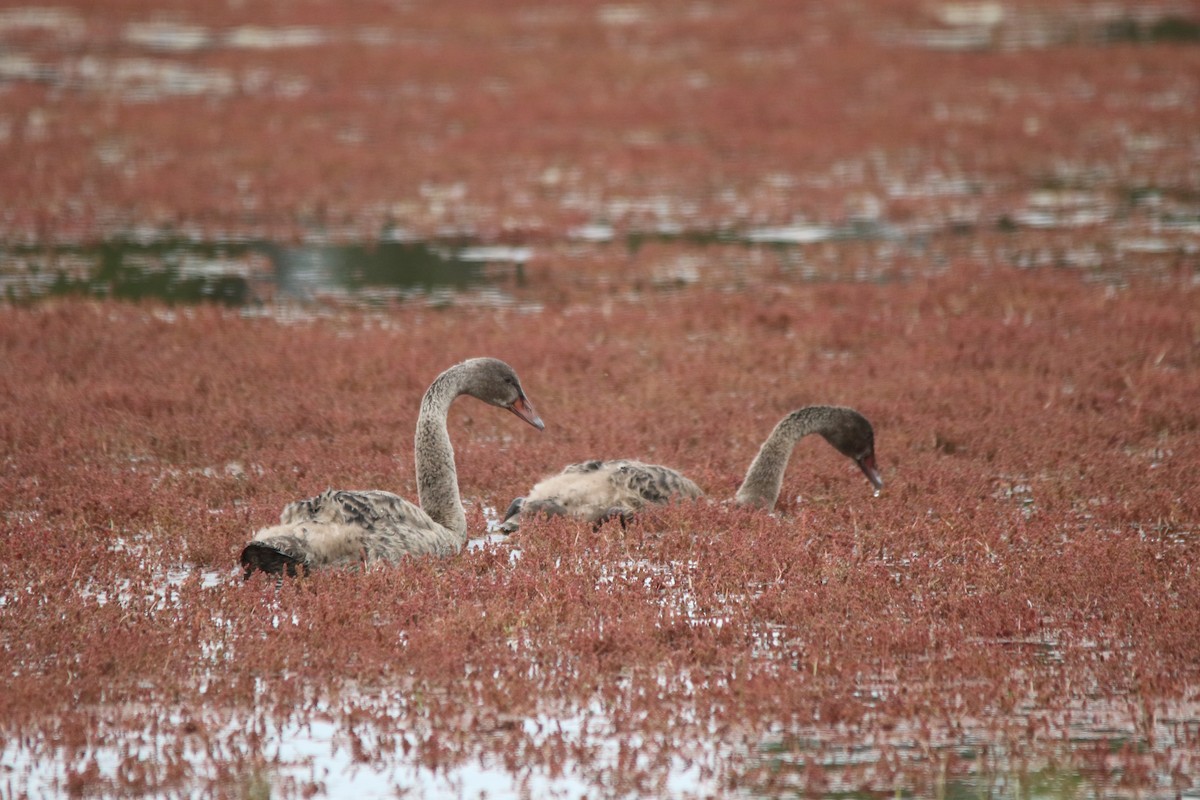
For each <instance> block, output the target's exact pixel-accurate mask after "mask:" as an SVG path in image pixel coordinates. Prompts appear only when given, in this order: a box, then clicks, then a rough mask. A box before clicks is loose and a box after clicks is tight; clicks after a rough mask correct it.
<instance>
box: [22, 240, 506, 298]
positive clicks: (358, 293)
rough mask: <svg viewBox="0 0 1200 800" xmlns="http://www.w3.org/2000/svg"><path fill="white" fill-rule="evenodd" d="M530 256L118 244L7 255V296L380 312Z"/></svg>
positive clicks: (425, 246) (467, 285)
mask: <svg viewBox="0 0 1200 800" xmlns="http://www.w3.org/2000/svg"><path fill="white" fill-rule="evenodd" d="M528 256H529V254H528V251H526V250H523V249H521V248H508V247H472V246H466V245H462V244H460V243H445V244H441V243H426V242H395V241H389V242H373V243H367V244H297V245H284V244H278V243H275V242H263V241H246V242H196V241H191V240H184V239H162V240H154V241H148V242H145V241H134V240H131V239H113V240H109V241H104V242H100V243H97V244H86V245H72V246H0V294H2V296H3V297H4V299H5V300H7V301H9V302H14V303H21V302H31V301H35V300H38V299H40V298H43V297H53V296H63V295H81V296H88V297H112V298H118V299H125V300H143V299H155V300H162V301H166V302H169V303H182V304H188V303H206V302H207V303H218V304H222V305H228V306H245V305H256V304H260V303H264V302H270V301H274V300H291V301H300V302H312V301H320V300H329V299H344V300H348V301H351V302H361V303H373V302H381V301H388V300H394V299H412V298H420V297H423V296H428V295H431V294H435V295H436V294H438V293H440V292H445V291H449V292H457V291H464V290H469V289H472V288H480V287H485V286H487V285H489V284H495V283H501V282H505V281H510V280H516V281H521V280H523V277H524V274H523V263H524V261H525V260H526V259H527V258H528Z"/></svg>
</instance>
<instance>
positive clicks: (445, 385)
mask: <svg viewBox="0 0 1200 800" xmlns="http://www.w3.org/2000/svg"><path fill="white" fill-rule="evenodd" d="M461 366H462V365H458V366H455V367H451V368H450V369H448V370H446V371H445V372H443V373H442V374H441V375H439V376H438V377H437V378H435V379H434V381H433V383H432V384H430V386H429V389H428V390H426V392H425V396H424V397H422V398H421V413H420V416H419V417H418V418H417V433H416V440H415V442H414V447H413V451H414V454H415V459H416V469H417V498H418V500H419V501H420V503H421V508H422V509H423V510H424V511H425V513H426V514H428V515H429V517H430V518H431V519H432V520H433V521H434V522H436V523H438V524H439V525H441V526H442V527H444V528H446V529H447V530H449V531H451V532H453V533H455V534H457V535H458V536H459V537H460V538H462V539H464V540H465V538H466V535H467V515H466V513H465V512H464V511H463V505H462V498H461V497H460V496H459V493H458V472H457V471H456V470H455V467H454V448H453V447H452V446H451V444H450V433H449V431H448V430H447V429H446V417H447V415H448V414H449V413H450V404H451V403H453V402H454V398H456V397H458V396H459V395H460V394H462V393H463V391H464V387H463V377H464V376H463V371H462V369H461Z"/></svg>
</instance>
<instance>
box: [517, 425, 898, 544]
mask: <svg viewBox="0 0 1200 800" xmlns="http://www.w3.org/2000/svg"><path fill="white" fill-rule="evenodd" d="M813 433H816V434H819V435H820V436H822V437H823V438H824V439H825V441H827V442H829V444H831V445H832V446H833V447H834V448H835V449H836V450H837V451H838V452H840V453H841V454H842V455H844V456H846V457H847V458H850V459H851V460H853V461H854V463H855V464H857V465H858V467H859V469H861V470H862V472H863V474H864V475H866V476H867V480H869V481H870V482H871V485H872V486H874V487H875V489H876V491H879V490H881V489H883V476H882V474H880V471H879V466H878V464H877V463H876V461H875V431H874V429H873V428H872V427H871V423H870V422H868V421H867V418H866V417H864V416H863V415H862V414H860V413H859V412H857V411H855V410H854V409H852V408H845V407H842V406H806V407H804V408H801V409H798V410H796V411H793V412H792V413H790V414H788V415H787V416H786V417H784V418H783V419H782V420H780V421H779V422H778V423H777V424H776V425H775V427H774V429H773V430H772V431H771V435H770V436H768V437H767V439H766V441H765V442H763V443H762V446H761V447H760V448H759V450H758V454H757V455H756V456H755V457H754V460H753V461H752V462H751V463H750V468H749V469H748V470H747V471H746V477H745V479H744V480H743V481H742V485H741V488H739V489H738V491H737V494H736V495H735V496H734V500H735V502H737V503H738V504H740V505H747V506H755V507H758V508H765V509H768V510H771V509H774V508H775V503H776V502H777V501H778V500H779V493H780V490H781V488H782V486H783V475H784V473H785V472H786V471H787V466H788V462H789V461H790V460H791V456H792V450H793V448H794V447H795V446H796V442H798V441H799V440H800V439H802V438H804V437H805V436H808V435H809V434H813ZM702 494H703V491H702V490H701V489H700V487H699V486H697V485H696V484H695V482H693V481H691V480H690V479H688V478H686V477H685V476H683V475H682V474H680V473H679V472H677V471H676V470H674V469H671V468H670V467H664V466H661V465H658V464H644V463H642V462H640V461H633V460H629V459H619V460H613V461H585V462H583V463H580V464H571V465H570V466H568V467H566V468H565V469H564V470H563V471H562V472H560V473H559V474H558V475H552V476H550V477H548V478H546V479H544V480H542V481H540V482H538V483H537V484H536V485H535V486H534V487H533V489H532V490H530V492H529V494H528V495H527V496H526V497H518V498H517V499H516V500H514V501H513V502H512V505H510V506H509V507H508V512H507V513H506V514H505V519H504V522H503V523H502V525H501V526H500V528H501V530H503V531H506V532H509V533H511V532H513V531H516V530H517V529H518V528H519V527H520V518H521V517H522V516H525V515H532V514H545V515H547V516H570V517H577V518H580V519H585V520H588V521H590V522H593V523H599V522H602V521H604V520H606V519H611V518H620V519H622V520H624V519H628V518H629V517H630V516H631V515H633V514H634V513H636V512H637V511H639V510H641V509H642V508H644V507H645V506H647V505H663V504H666V503H669V502H672V501H679V500H685V499H689V498H695V497H700V496H701V495H702Z"/></svg>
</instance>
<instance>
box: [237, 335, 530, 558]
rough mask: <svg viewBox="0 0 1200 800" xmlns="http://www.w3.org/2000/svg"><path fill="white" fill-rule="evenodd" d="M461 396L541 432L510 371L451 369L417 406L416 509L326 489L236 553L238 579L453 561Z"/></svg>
mask: <svg viewBox="0 0 1200 800" xmlns="http://www.w3.org/2000/svg"><path fill="white" fill-rule="evenodd" d="M461 394H468V395H471V396H472V397H475V398H478V399H479V400H482V401H484V402H485V403H489V404H491V405H494V406H499V407H501V408H507V409H508V410H510V411H512V412H513V413H515V414H516V415H517V416H519V417H520V418H521V419H523V420H525V421H526V422H528V423H529V424H530V425H533V426H534V427H536V428H538V429H539V430H541V429H542V428H543V427H544V425H543V424H542V421H541V419H540V418H539V417H538V415H537V412H535V411H534V410H533V406H532V405H530V403H529V400H528V398H527V397H526V396H525V393H524V392H523V391H522V389H521V383H520V381H519V380H518V379H517V375H516V373H515V372H513V370H512V367H510V366H508V365H507V364H505V363H504V362H502V361H498V360H496V359H494V358H476V359H471V360H469V361H464V362H463V363H461V364H457V365H455V366H453V367H451V368H450V369H448V370H446V371H445V372H443V373H442V374H441V375H439V376H438V377H437V378H435V379H434V381H433V383H432V384H431V385H430V387H429V389H428V390H427V391H426V392H425V395H424V397H423V398H422V400H421V413H420V417H419V418H418V420H417V432H416V436H415V438H414V453H415V459H416V470H417V493H418V497H419V499H420V502H421V505H420V506H417V505H414V504H413V503H410V502H409V501H407V500H405V499H404V498H402V497H399V496H398V495H395V494H392V493H391V492H384V491H379V490H375V489H369V490H357V491H356V490H345V489H326V490H325V491H324V492H322V493H321V494H319V495H317V496H316V497H311V498H308V499H307V500H298V501H296V502H294V503H290V504H288V505H287V506H286V507H285V508H284V509H283V513H282V514H281V515H280V517H279V524H278V525H272V526H271V527H268V528H263V529H262V530H260V531H258V532H257V533H255V534H254V537H253V539H252V540H251V542H250V543H249V544H247V545H246V547H245V549H243V550H242V555H241V562H242V566H243V567H244V568H245V570H246V575H247V576H249V575H250V574H251V573H252V572H254V570H256V569H261V570H263V571H265V572H275V573H279V572H284V571H286V572H288V573H289V574H295V573H296V572H297V571H298V570H299V571H307V570H310V569H313V568H317V567H324V566H334V565H349V564H356V563H366V562H371V561H389V562H395V561H398V560H400V559H401V558H403V557H405V556H406V555H435V556H445V555H451V554H453V553H457V552H458V551H459V550H460V549H461V548H462V546H463V544H464V543H465V542H466V539H467V518H466V514H465V513H464V511H463V506H462V499H461V498H460V497H459V494H458V475H457V473H456V471H455V468H454V449H453V447H451V445H450V435H449V433H448V432H447V430H446V415H447V414H448V413H449V411H450V404H451V403H452V402H453V401H454V399H455V398H456V397H458V396H459V395H461Z"/></svg>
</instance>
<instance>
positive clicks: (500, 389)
mask: <svg viewBox="0 0 1200 800" xmlns="http://www.w3.org/2000/svg"><path fill="white" fill-rule="evenodd" d="M463 366H464V367H466V368H467V370H468V377H467V380H466V383H465V393H466V394H469V395H471V396H472V397H474V398H477V399H479V400H482V401H483V402H485V403H489V404H491V405H493V406H499V407H500V408H507V409H508V410H509V411H511V412H512V413H514V414H516V415H517V416H518V417H520V418H521V419H523V420H525V421H526V422H528V423H529V424H530V425H532V426H533V427H535V428H537V429H538V430H539V431H540V430H545V428H546V423H544V422H542V418H541V417H539V416H538V413H537V411H535V410H534V408H533V404H532V403H530V402H529V398H528V397H526V396H525V390H524V389H522V388H521V379H520V378H518V377H517V373H516V371H515V370H514V369H513V368H512V367H510V366H509V365H508V364H505V363H504V362H503V361H500V360H499V359H495V358H473V359H471V360H470V361H467V362H464V364H463Z"/></svg>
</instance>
